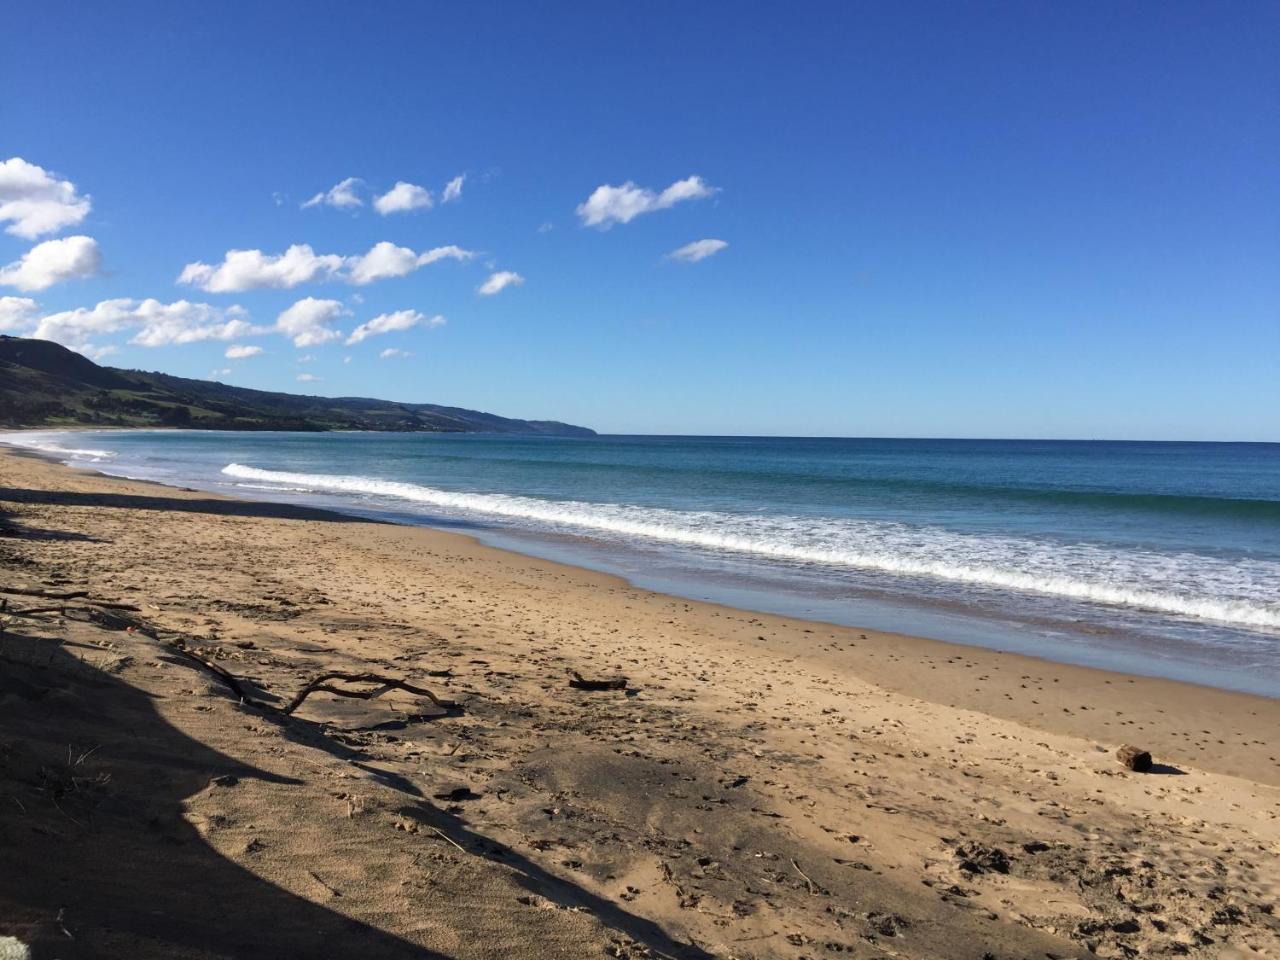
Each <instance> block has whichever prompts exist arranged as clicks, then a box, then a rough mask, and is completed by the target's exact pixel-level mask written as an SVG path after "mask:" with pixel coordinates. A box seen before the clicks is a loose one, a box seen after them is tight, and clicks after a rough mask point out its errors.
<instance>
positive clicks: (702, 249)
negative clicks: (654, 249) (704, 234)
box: [667, 240, 729, 263]
mask: <svg viewBox="0 0 1280 960" xmlns="http://www.w3.org/2000/svg"><path fill="white" fill-rule="evenodd" d="M728 245H729V244H727V243H726V242H725V241H723V240H695V241H693V243H686V244H685V245H684V246H683V247H681V248H680V249H679V250H672V251H671V252H670V253H668V254H667V257H668V258H669V259H671V260H683V261H684V262H685V263H697V262H698V261H699V260H705V259H707V257H710V256H713V255H714V254H717V253H719V252H720V251H721V250H723V249H724V248H725V247H727V246H728Z"/></svg>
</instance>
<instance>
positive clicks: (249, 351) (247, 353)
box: [227, 343, 262, 360]
mask: <svg viewBox="0 0 1280 960" xmlns="http://www.w3.org/2000/svg"><path fill="white" fill-rule="evenodd" d="M261 352H262V348H261V347H247V346H244V345H243V344H239V343H236V344H232V345H231V346H229V347H227V359H228V360H247V359H248V358H249V357H256V356H257V355H258V354H260V353H261Z"/></svg>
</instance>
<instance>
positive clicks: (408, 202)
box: [373, 180, 432, 217]
mask: <svg viewBox="0 0 1280 960" xmlns="http://www.w3.org/2000/svg"><path fill="white" fill-rule="evenodd" d="M431 205H432V200H431V191H430V190H428V189H426V188H425V187H420V186H418V185H417V184H416V183H405V181H403V180H399V181H397V182H396V185H395V186H394V187H392V188H391V189H390V190H388V191H387V192H386V193H384V194H383V195H382V196H380V197H378V198H377V199H375V200H374V201H373V206H374V209H376V210H377V211H378V212H379V213H380V214H382V215H383V216H384V217H385V216H386V215H387V214H389V213H408V212H409V211H410V210H429V209H430V208H431Z"/></svg>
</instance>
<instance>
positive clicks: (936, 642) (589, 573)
mask: <svg viewBox="0 0 1280 960" xmlns="http://www.w3.org/2000/svg"><path fill="white" fill-rule="evenodd" d="M121 429H134V428H121ZM147 429H149V428H147ZM33 432H39V433H45V432H50V431H44V430H40V431H33ZM66 432H71V433H75V432H84V431H83V430H81V429H78V428H68V429H67V431H66ZM1152 442H1156V441H1152ZM1171 442H1172V441H1171ZM0 452H9V453H13V454H16V455H18V456H28V457H32V458H35V459H37V460H41V461H44V462H47V463H50V464H52V465H54V466H56V467H58V468H60V469H65V470H73V471H78V472H84V473H87V474H90V475H94V476H100V477H102V478H104V479H107V480H112V481H120V482H125V483H138V484H146V485H151V486H156V487H161V488H163V489H167V490H178V491H184V492H192V491H198V492H200V493H202V494H203V495H206V496H210V497H217V498H220V499H226V500H231V501H242V502H247V503H261V504H267V503H270V504H281V505H287V506H294V507H297V508H298V509H299V510H304V511H315V512H317V513H320V514H334V515H337V516H342V517H347V518H351V519H355V520H358V521H361V522H367V523H380V524H390V525H392V526H395V527H401V528H405V529H417V530H427V531H431V532H432V533H436V534H440V535H442V536H446V537H460V538H462V539H464V540H466V541H467V542H468V543H469V544H471V545H472V546H473V547H474V548H476V549H482V550H492V551H496V552H497V553H498V554H500V555H508V556H510V557H512V558H519V559H528V560H537V561H539V562H542V563H546V564H551V565H552V566H554V567H559V568H563V569H564V570H566V571H570V572H572V573H573V574H574V575H578V576H584V577H597V578H604V580H605V581H607V582H609V583H611V584H614V585H619V586H625V587H627V588H629V589H632V590H637V591H641V592H644V593H648V594H652V595H654V596H658V597H665V598H667V599H669V600H672V601H679V602H681V603H689V604H695V605H697V606H700V607H708V608H714V609H716V610H720V611H723V612H725V613H727V614H739V615H750V616H753V617H761V618H767V619H769V620H770V621H771V622H773V623H776V624H778V625H781V626H782V627H784V628H785V627H787V626H788V625H792V626H794V625H795V624H802V625H810V626H817V627H820V628H822V629H823V630H832V631H844V632H847V633H856V634H859V635H865V636H874V637H875V638H876V639H877V641H878V642H881V643H883V642H885V641H890V642H892V643H904V644H908V645H916V646H917V647H919V648H923V647H928V646H933V647H934V649H933V650H932V651H931V655H933V656H938V657H953V656H958V655H961V654H966V655H976V656H978V657H979V659H981V660H984V662H985V659H986V658H988V657H991V656H995V657H998V658H1000V659H1002V660H1007V661H1010V662H1015V661H1025V663H1026V665H1027V666H1030V667H1036V668H1037V669H1041V670H1044V669H1050V668H1064V669H1067V670H1070V671H1082V672H1084V673H1085V674H1086V675H1093V679H1094V680H1095V681H1100V682H1104V683H1105V682H1107V679H1108V678H1122V679H1123V680H1125V681H1126V682H1134V681H1142V682H1143V683H1151V684H1172V685H1173V688H1172V689H1171V690H1170V691H1169V692H1168V694H1167V695H1168V696H1169V697H1170V698H1171V699H1176V698H1177V696H1178V693H1177V691H1178V690H1180V689H1183V688H1185V692H1186V693H1187V694H1190V695H1193V696H1199V695H1202V694H1204V693H1217V694H1230V695H1232V696H1239V697H1246V698H1251V699H1256V700H1258V701H1260V702H1263V703H1274V704H1280V696H1270V695H1268V694H1263V693H1256V692H1253V691H1249V690H1241V689H1237V688H1233V687H1224V686H1216V685H1214V684H1210V683H1198V682H1196V681H1193V680H1185V679H1180V678H1175V677H1167V676H1161V675H1158V674H1145V673H1137V672H1131V671H1128V670H1124V669H1117V668H1111V667H1107V666H1098V665H1093V664H1088V663H1079V662H1074V663H1073V662H1070V661H1066V660H1056V659H1053V658H1052V657H1049V656H1041V655H1038V654H1035V653H1026V652H1021V651H1015V650H1005V649H1001V648H1000V647H998V646H995V645H990V646H988V645H983V644H977V643H973V644H970V643H965V642H963V641H957V640H944V639H939V638H937V637H929V636H924V635H920V634H913V633H907V632H903V631H897V630H891V629H888V630H887V629H883V628H875V627H868V626H864V625H862V624H850V623H840V622H838V621H834V620H824V619H821V618H817V617H805V616H791V615H787V614H785V613H777V612H773V611H769V610H763V609H756V608H753V607H746V606H736V605H733V604H729V603H720V602H717V601H715V600H709V599H700V598H696V597H689V596H685V595H683V594H680V593H678V592H675V591H667V590H662V589H654V588H650V587H646V586H643V585H640V584H638V583H636V582H635V581H633V580H632V579H630V578H628V577H627V576H625V575H622V574H618V573H613V572H610V571H607V570H597V569H594V568H591V567H587V566H583V565H581V564H577V563H574V562H572V561H571V560H559V559H555V558H553V557H548V556H545V555H543V554H539V553H533V552H524V551H522V550H520V549H517V548H515V547H507V546H499V545H495V544H492V543H487V542H486V541H485V539H484V538H483V536H482V535H479V534H471V533H463V532H460V531H458V530H456V529H450V528H449V527H446V526H441V525H435V524H431V523H409V522H404V521H400V520H397V519H395V518H393V517H383V516H379V515H377V513H376V512H372V511H371V512H369V513H364V512H358V511H344V510H341V509H338V508H335V507H329V506H313V505H310V504H299V503H294V502H292V501H289V500H287V499H281V500H269V499H258V498H255V497H251V496H237V495H232V494H227V493H222V492H220V491H216V490H204V489H198V488H184V487H178V486H174V485H172V484H167V483H164V482H162V481H159V480H150V479H142V478H131V477H123V476H116V475H114V474H110V473H105V472H103V471H101V470H98V469H95V468H93V467H87V466H86V467H78V466H72V465H70V464H66V463H64V462H63V461H62V460H61V459H60V454H58V453H55V452H51V451H46V450H40V449H38V448H28V447H21V446H17V445H7V444H0ZM501 539H503V540H505V541H510V540H512V539H513V538H512V537H511V536H503V537H501ZM1133 656H1136V654H1134V655H1133ZM885 679H886V678H885V677H884V676H881V677H880V681H884V680H885ZM901 683H902V685H900V686H895V689H898V691H899V692H902V693H908V694H911V695H915V696H919V695H920V690H919V688H918V686H913V685H912V684H911V682H910V681H909V680H908V681H901ZM949 705H951V706H957V705H958V704H955V703H952V704H949ZM971 708H976V707H973V706H972V705H971ZM1046 715H1047V714H1046ZM1008 718H1009V719H1017V720H1019V722H1025V720H1026V719H1027V718H1026V717H1023V716H1010V717H1008ZM1073 732H1077V733H1078V732H1079V730H1076V731H1073Z"/></svg>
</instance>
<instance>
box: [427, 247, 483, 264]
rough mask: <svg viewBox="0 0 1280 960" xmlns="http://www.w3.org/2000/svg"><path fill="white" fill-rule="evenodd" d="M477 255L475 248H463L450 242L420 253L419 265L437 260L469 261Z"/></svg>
mask: <svg viewBox="0 0 1280 960" xmlns="http://www.w3.org/2000/svg"><path fill="white" fill-rule="evenodd" d="M475 255H476V253H475V251H474V250H463V249H462V248H461V247H458V246H455V245H454V244H449V245H448V246H447V247H432V248H431V249H430V250H427V251H426V252H424V253H420V254H418V266H420V267H425V266H427V265H428V264H431V263H435V262H436V261H437V260H462V261H467V260H470V259H472V258H473V257H474V256H475Z"/></svg>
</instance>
